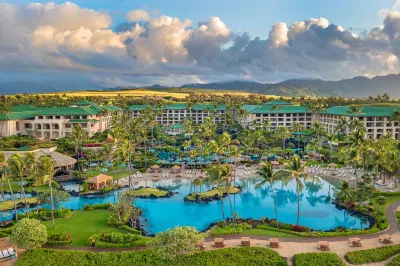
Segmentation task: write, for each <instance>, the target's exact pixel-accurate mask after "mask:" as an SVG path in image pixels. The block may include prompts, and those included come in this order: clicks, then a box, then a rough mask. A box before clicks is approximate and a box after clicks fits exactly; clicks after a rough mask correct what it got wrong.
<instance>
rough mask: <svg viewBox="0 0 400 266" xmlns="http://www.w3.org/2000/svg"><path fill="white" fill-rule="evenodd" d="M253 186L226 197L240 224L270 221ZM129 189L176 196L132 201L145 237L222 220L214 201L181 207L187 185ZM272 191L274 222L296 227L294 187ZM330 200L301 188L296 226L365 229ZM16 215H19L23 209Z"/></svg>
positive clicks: (262, 193) (73, 204) (267, 196)
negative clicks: (166, 191)
mask: <svg viewBox="0 0 400 266" xmlns="http://www.w3.org/2000/svg"><path fill="white" fill-rule="evenodd" d="M257 182H258V179H257V178H249V179H240V180H237V181H236V185H239V186H241V187H242V192H241V193H239V194H236V195H231V200H232V204H233V207H234V212H235V213H237V214H238V215H239V217H241V218H255V219H258V218H260V217H268V218H274V217H275V214H274V204H273V198H272V193H271V189H270V187H269V186H268V185H267V186H265V187H264V188H261V189H259V190H254V185H255V184H256V183H257ZM134 185H135V187H140V186H150V187H158V186H160V187H164V188H167V189H170V190H172V191H174V192H177V194H175V195H173V196H172V197H171V198H160V199H137V200H136V201H135V205H136V206H137V207H139V208H141V209H142V211H143V215H142V217H141V222H142V225H143V227H144V229H145V230H146V231H147V232H149V233H157V232H160V231H165V230H166V229H168V228H172V227H175V226H178V225H180V226H182V225H189V226H194V227H196V228H197V229H198V230H205V229H206V228H207V227H208V226H209V225H210V224H211V223H213V222H217V221H219V220H221V219H222V215H221V203H220V201H213V202H210V203H192V202H185V201H184V197H185V196H187V195H188V194H189V193H191V192H194V188H193V186H191V182H190V181H189V180H183V179H182V180H180V179H175V180H161V181H157V182H152V181H138V182H135V184H134ZM211 188H212V185H207V184H204V185H203V186H202V187H201V188H200V190H204V191H206V190H209V189H211ZM274 189H275V192H276V195H277V205H278V215H279V220H280V221H281V222H285V223H292V224H294V223H296V219H297V197H296V191H295V183H294V182H291V183H289V184H288V185H285V186H283V184H282V183H280V182H277V183H276V184H275V185H274ZM332 196H333V186H332V185H330V184H329V183H328V182H327V181H324V180H321V181H320V182H306V183H305V187H304V190H303V192H302V194H301V197H300V199H301V202H300V210H301V214H300V224H301V225H304V226H309V227H311V228H313V229H316V230H330V229H333V228H336V227H338V226H343V227H346V228H350V229H362V228H367V227H369V221H368V220H367V219H365V217H359V216H356V215H353V214H350V213H349V212H348V211H346V210H339V209H338V208H336V206H335V205H334V204H333V203H332V198H330V197H332ZM117 198H118V192H114V193H109V194H107V195H104V196H92V197H71V198H70V200H69V201H68V202H65V203H63V204H62V206H64V207H67V208H71V209H73V210H76V209H81V208H82V207H83V206H84V205H85V204H96V203H107V202H115V201H117ZM223 202H224V209H225V215H226V216H227V217H231V215H232V214H231V210H230V207H229V202H228V199H227V198H225V199H224V200H223ZM19 211H20V212H24V210H23V209H21V210H19ZM7 213H8V214H7ZM9 215H12V212H3V213H0V219H1V218H3V219H4V217H7V216H9ZM1 216H2V217H1Z"/></svg>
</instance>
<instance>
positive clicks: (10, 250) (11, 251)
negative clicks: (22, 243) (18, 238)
mask: <svg viewBox="0 0 400 266" xmlns="http://www.w3.org/2000/svg"><path fill="white" fill-rule="evenodd" d="M8 253H9V254H10V255H11V256H13V255H16V253H15V251H14V248H8Z"/></svg>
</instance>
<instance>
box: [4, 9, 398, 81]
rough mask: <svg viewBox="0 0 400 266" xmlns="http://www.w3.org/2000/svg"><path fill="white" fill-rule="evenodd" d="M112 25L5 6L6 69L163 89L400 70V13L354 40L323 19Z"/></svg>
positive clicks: (80, 14)
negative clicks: (254, 33)
mask: <svg viewBox="0 0 400 266" xmlns="http://www.w3.org/2000/svg"><path fill="white" fill-rule="evenodd" d="M126 18H127V22H125V23H122V24H120V25H118V27H116V29H115V30H113V29H111V28H110V27H111V25H112V20H111V17H110V16H109V15H108V14H107V13H104V12H99V11H95V10H91V9H85V8H81V7H79V6H78V5H76V4H74V3H70V2H67V3H64V4H55V3H51V2H50V3H46V4H29V5H13V4H7V3H0V70H2V71H8V72H15V73H20V74H23V73H37V72H39V71H40V73H44V74H46V73H52V72H54V71H58V72H60V73H63V72H64V73H72V72H77V71H78V72H79V71H80V72H82V73H86V74H85V75H87V76H91V77H93V78H94V79H95V81H96V83H101V82H104V84H107V86H109V85H111V83H112V82H115V83H118V84H128V83H129V84H141V85H145V83H146V82H147V83H148V84H151V83H163V82H165V83H166V84H168V85H174V84H173V83H174V82H175V85H179V83H181V82H182V83H183V82H185V81H187V82H194V81H198V82H204V81H206V80H207V81H221V80H224V79H235V78H243V79H254V80H258V81H264V82H267V81H277V80H279V79H284V78H292V77H296V78H298V77H315V78H323V79H341V78H351V77H354V76H357V75H366V76H374V75H383V74H389V73H398V72H399V70H400V63H399V59H398V58H399V56H400V12H398V11H395V10H392V11H387V12H386V13H385V18H384V20H383V25H382V26H377V27H376V28H374V29H372V30H370V31H364V32H362V34H359V35H356V34H354V33H352V32H351V30H345V29H344V28H343V27H341V26H340V25H335V24H332V23H330V22H329V21H328V20H327V19H326V18H311V19H308V20H303V21H298V22H295V23H293V25H287V24H286V23H285V22H277V23H276V24H275V25H273V26H272V27H271V28H269V29H268V28H266V29H265V33H266V34H265V36H260V37H255V38H253V39H252V38H250V35H249V34H248V33H246V32H241V33H236V32H234V31H232V30H231V29H230V28H229V27H228V25H226V24H225V23H224V22H223V21H222V20H221V19H220V18H218V17H211V18H208V19H206V20H205V21H203V22H200V23H198V24H196V25H194V24H193V22H192V21H191V20H190V19H181V18H176V17H170V16H165V15H154V14H153V16H150V14H149V13H148V12H147V11H145V10H133V11H130V12H128V13H127V14H126Z"/></svg>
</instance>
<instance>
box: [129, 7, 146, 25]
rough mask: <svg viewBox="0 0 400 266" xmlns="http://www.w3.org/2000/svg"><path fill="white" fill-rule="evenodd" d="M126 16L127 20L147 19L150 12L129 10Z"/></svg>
mask: <svg viewBox="0 0 400 266" xmlns="http://www.w3.org/2000/svg"><path fill="white" fill-rule="evenodd" d="M126 18H127V19H128V20H129V21H133V22H136V21H148V20H150V14H149V12H147V11H146V10H131V11H129V12H128V13H127V14H126Z"/></svg>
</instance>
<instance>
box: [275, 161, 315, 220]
mask: <svg viewBox="0 0 400 266" xmlns="http://www.w3.org/2000/svg"><path fill="white" fill-rule="evenodd" d="M304 169H305V164H302V163H301V161H300V158H299V157H298V156H293V157H292V158H291V160H290V162H289V164H288V166H287V168H286V169H285V170H282V171H280V172H279V176H281V178H283V181H284V183H285V184H288V183H289V182H290V181H292V180H294V181H295V182H296V195H297V221H296V225H298V224H299V221H300V194H301V192H302V191H303V188H304V183H303V181H304V180H306V179H307V178H308V175H307V174H306V173H305V171H304Z"/></svg>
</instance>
